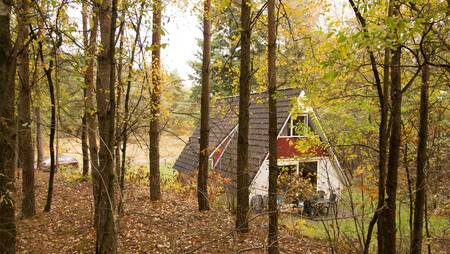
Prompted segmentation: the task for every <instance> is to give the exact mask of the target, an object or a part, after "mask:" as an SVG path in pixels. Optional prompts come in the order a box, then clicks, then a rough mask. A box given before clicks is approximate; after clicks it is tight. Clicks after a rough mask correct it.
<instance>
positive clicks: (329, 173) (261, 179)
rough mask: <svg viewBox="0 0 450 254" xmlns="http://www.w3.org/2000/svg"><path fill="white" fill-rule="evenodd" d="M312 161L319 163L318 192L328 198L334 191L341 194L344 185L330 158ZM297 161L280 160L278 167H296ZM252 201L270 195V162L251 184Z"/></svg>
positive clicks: (262, 168) (263, 166) (266, 162)
mask: <svg viewBox="0 0 450 254" xmlns="http://www.w3.org/2000/svg"><path fill="white" fill-rule="evenodd" d="M310 161H318V163H317V191H320V190H322V191H324V192H325V194H326V197H329V195H330V192H331V191H332V190H333V191H334V192H335V193H336V194H338V196H339V194H340V193H341V190H342V187H343V184H342V182H341V180H340V177H339V174H338V172H337V170H336V169H335V168H334V166H333V164H332V163H331V161H330V158H329V157H321V158H317V159H313V160H310ZM298 162H299V161H297V160H279V161H278V165H279V166H282V165H295V164H298ZM249 190H250V200H252V197H253V196H255V195H262V196H265V195H268V193H269V160H267V159H266V160H265V161H264V163H263V164H262V165H261V167H260V168H259V171H258V173H257V174H256V176H255V178H254V179H253V181H252V182H251V184H250V188H249Z"/></svg>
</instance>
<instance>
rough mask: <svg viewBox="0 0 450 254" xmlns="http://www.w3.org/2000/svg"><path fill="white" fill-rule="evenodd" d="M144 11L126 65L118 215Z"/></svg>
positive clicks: (121, 197) (120, 204)
mask: <svg viewBox="0 0 450 254" xmlns="http://www.w3.org/2000/svg"><path fill="white" fill-rule="evenodd" d="M144 10H145V2H144V1H142V2H141V6H140V10H139V17H138V20H137V24H136V30H135V37H134V42H133V44H132V45H131V56H130V63H129V65H128V75H127V86H126V91H125V100H124V115H123V126H122V128H121V130H122V133H121V135H120V136H121V141H122V148H121V152H122V159H121V163H122V164H121V166H120V176H119V191H120V200H119V209H118V210H119V214H121V213H122V212H123V209H124V207H123V206H124V204H123V203H124V190H125V167H126V156H127V142H128V122H129V120H130V119H129V118H130V116H129V114H130V92H131V79H132V77H133V63H134V58H135V56H136V47H137V44H138V41H139V37H140V32H141V24H142V16H143V14H144Z"/></svg>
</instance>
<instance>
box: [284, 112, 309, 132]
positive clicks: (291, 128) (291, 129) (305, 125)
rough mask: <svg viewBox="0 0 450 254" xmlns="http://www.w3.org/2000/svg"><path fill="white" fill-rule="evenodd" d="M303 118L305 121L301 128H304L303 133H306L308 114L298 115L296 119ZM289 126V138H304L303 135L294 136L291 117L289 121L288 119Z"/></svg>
mask: <svg viewBox="0 0 450 254" xmlns="http://www.w3.org/2000/svg"><path fill="white" fill-rule="evenodd" d="M302 116H303V117H305V121H304V122H303V128H305V129H304V132H306V130H307V127H308V120H309V119H308V117H309V116H308V114H300V115H298V116H297V118H299V117H302ZM290 123H291V124H290V126H289V137H305V135H294V132H295V126H294V119H293V118H292V116H291V119H290Z"/></svg>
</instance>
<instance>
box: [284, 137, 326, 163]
mask: <svg viewBox="0 0 450 254" xmlns="http://www.w3.org/2000/svg"><path fill="white" fill-rule="evenodd" d="M302 141H305V142H306V141H307V138H305V137H280V138H278V140H277V145H278V154H277V155H278V156H277V157H278V158H279V159H286V158H298V157H321V156H324V155H326V154H327V151H326V149H325V147H324V146H323V145H315V146H313V147H310V148H309V149H308V150H307V151H299V150H298V149H296V147H295V146H296V144H297V142H302Z"/></svg>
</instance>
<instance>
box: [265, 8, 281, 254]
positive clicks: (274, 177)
mask: <svg viewBox="0 0 450 254" xmlns="http://www.w3.org/2000/svg"><path fill="white" fill-rule="evenodd" d="M267 10H268V43H269V45H268V75H269V76H268V80H269V87H268V90H269V94H268V97H269V133H268V134H269V235H268V242H267V245H268V251H269V254H277V253H279V252H280V251H279V249H278V207H277V182H278V161H277V138H278V128H277V99H276V89H277V72H276V71H277V69H276V59H277V58H276V57H277V55H276V54H277V21H276V16H275V0H269V1H268V5H267Z"/></svg>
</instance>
